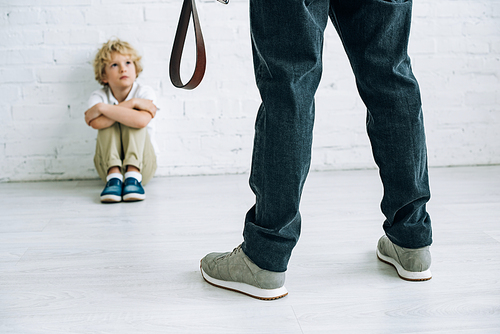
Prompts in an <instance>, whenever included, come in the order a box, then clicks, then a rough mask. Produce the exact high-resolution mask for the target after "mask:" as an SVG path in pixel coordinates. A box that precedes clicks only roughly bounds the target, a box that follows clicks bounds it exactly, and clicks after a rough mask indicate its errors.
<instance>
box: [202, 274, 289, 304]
mask: <svg viewBox="0 0 500 334" xmlns="http://www.w3.org/2000/svg"><path fill="white" fill-rule="evenodd" d="M200 270H201V275H202V276H203V278H204V279H205V281H207V283H209V284H211V285H213V286H216V287H218V288H223V289H227V290H231V291H236V292H240V293H242V294H244V295H247V296H250V297H253V298H257V299H260V300H275V299H279V298H283V297H285V296H286V295H288V291H287V290H286V288H285V287H284V286H282V287H281V288H278V289H269V290H268V289H260V288H257V287H255V286H252V285H249V284H245V283H240V282H229V281H222V280H218V279H216V278H213V277H210V276H209V275H208V274H207V273H205V271H204V270H203V268H201V266H200Z"/></svg>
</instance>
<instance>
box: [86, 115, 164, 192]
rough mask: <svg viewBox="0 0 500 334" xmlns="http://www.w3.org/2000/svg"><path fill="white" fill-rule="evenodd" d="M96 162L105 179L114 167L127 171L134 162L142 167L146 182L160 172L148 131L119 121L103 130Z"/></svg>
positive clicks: (96, 166)
mask: <svg viewBox="0 0 500 334" xmlns="http://www.w3.org/2000/svg"><path fill="white" fill-rule="evenodd" d="M94 165H95V168H96V169H97V173H99V176H100V178H101V179H102V180H103V181H104V182H106V176H107V175H108V170H109V169H110V168H111V167H114V166H118V167H120V168H121V170H122V173H124V172H125V169H126V166H128V165H131V166H134V167H137V168H138V169H139V170H140V172H141V174H142V184H143V185H144V184H146V183H148V182H149V180H151V179H152V178H153V176H154V174H155V171H156V155H155V152H154V148H153V145H152V144H151V139H150V138H149V133H148V130H147V129H146V128H142V129H134V128H131V127H128V126H126V125H123V124H120V123H118V122H116V123H115V124H113V125H112V126H110V127H109V128H106V129H101V130H99V131H98V133H97V144H96V150H95V156H94Z"/></svg>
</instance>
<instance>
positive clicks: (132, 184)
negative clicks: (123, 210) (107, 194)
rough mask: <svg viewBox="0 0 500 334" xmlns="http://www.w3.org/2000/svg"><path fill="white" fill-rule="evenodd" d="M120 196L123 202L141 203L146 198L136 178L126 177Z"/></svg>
mask: <svg viewBox="0 0 500 334" xmlns="http://www.w3.org/2000/svg"><path fill="white" fill-rule="evenodd" d="M122 196H123V200H124V201H125V202H134V201H142V200H143V199H145V198H146V192H145V191H144V188H143V187H142V184H141V183H140V182H139V181H137V179H136V178H133V177H127V178H126V179H125V182H124V186H123V192H122Z"/></svg>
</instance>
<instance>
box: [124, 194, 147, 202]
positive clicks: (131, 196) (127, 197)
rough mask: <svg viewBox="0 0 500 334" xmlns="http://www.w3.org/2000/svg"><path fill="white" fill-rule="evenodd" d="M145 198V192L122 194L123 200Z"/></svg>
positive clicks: (140, 199) (129, 200) (134, 200)
mask: <svg viewBox="0 0 500 334" xmlns="http://www.w3.org/2000/svg"><path fill="white" fill-rule="evenodd" d="M144 199H146V194H127V195H124V196H123V201H124V202H137V201H142V200H144Z"/></svg>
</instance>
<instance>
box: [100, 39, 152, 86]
mask: <svg viewBox="0 0 500 334" xmlns="http://www.w3.org/2000/svg"><path fill="white" fill-rule="evenodd" d="M113 52H118V53H119V54H121V55H125V56H130V58H131V60H132V61H133V62H134V65H135V72H136V75H137V76H136V78H137V77H138V76H139V73H141V72H142V64H141V58H142V57H141V56H140V55H139V53H138V52H137V50H135V49H134V48H133V47H132V46H131V45H130V44H129V43H127V42H124V41H122V40H120V39H118V38H117V39H110V40H109V41H107V42H106V43H104V44H103V45H102V47H101V48H100V49H99V51H97V54H96V55H95V59H94V74H95V79H96V80H97V82H99V83H100V84H101V85H103V86H106V85H107V83H104V82H103V81H102V79H103V76H104V74H105V72H104V70H105V68H106V65H107V64H109V62H110V61H111V54H112V53H113Z"/></svg>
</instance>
